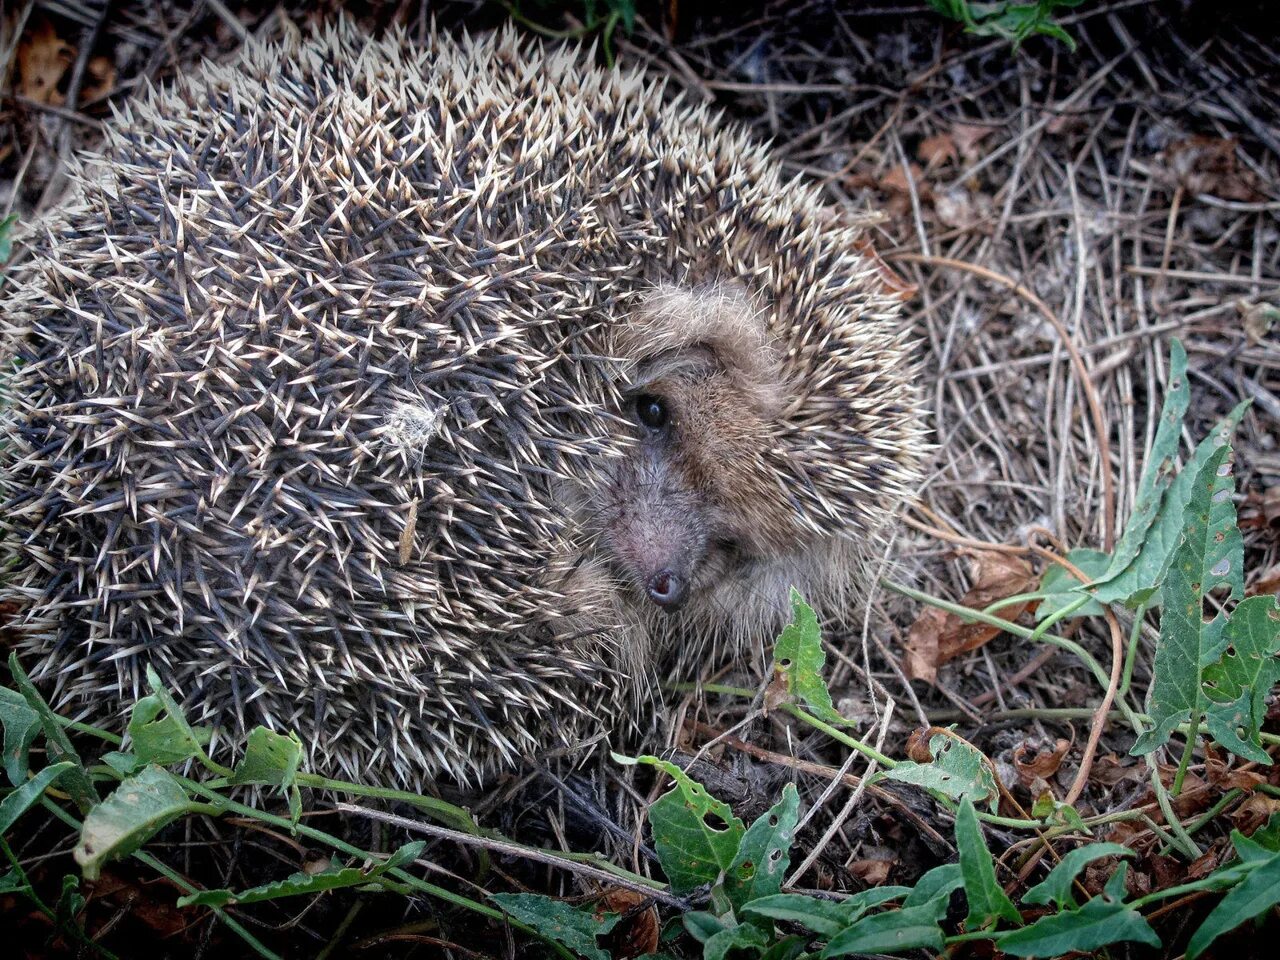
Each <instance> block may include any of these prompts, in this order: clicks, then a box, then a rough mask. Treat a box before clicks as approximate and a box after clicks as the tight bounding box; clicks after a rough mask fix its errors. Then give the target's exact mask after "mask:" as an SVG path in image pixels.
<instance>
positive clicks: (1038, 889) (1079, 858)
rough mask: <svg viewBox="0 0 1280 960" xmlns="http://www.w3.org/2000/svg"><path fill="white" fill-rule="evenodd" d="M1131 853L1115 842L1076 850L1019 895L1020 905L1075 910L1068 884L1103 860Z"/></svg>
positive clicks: (1127, 855)
mask: <svg viewBox="0 0 1280 960" xmlns="http://www.w3.org/2000/svg"><path fill="white" fill-rule="evenodd" d="M1132 856H1133V851H1132V850H1130V849H1129V848H1128V847H1123V846H1121V845H1120V844H1118V843H1089V844H1085V845H1084V846H1083V847H1076V848H1075V849H1074V850H1072V851H1070V852H1069V853H1067V854H1066V856H1064V857H1063V858H1062V862H1061V863H1059V864H1058V865H1057V866H1055V867H1054V868H1053V869H1052V870H1050V871H1049V875H1048V876H1047V877H1045V878H1044V879H1043V880H1041V881H1040V882H1039V883H1037V884H1036V885H1035V886H1034V887H1032V888H1031V889H1030V890H1028V891H1027V892H1026V893H1024V894H1023V895H1022V902H1023V903H1034V904H1044V905H1046V906H1047V905H1049V904H1053V905H1054V906H1057V907H1074V906H1075V905H1076V900H1075V897H1074V896H1072V894H1071V884H1072V883H1073V882H1074V881H1075V878H1076V877H1077V876H1079V875H1080V871H1081V870H1083V869H1084V868H1085V867H1087V866H1088V865H1089V864H1091V863H1093V861H1095V860H1101V859H1102V858H1103V857H1132Z"/></svg>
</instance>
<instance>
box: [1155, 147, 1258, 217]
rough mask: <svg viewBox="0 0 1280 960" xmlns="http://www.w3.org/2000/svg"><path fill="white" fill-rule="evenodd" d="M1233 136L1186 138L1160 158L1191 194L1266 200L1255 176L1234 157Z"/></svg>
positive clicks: (1176, 181) (1246, 200) (1250, 200)
mask: <svg viewBox="0 0 1280 960" xmlns="http://www.w3.org/2000/svg"><path fill="white" fill-rule="evenodd" d="M1239 146H1240V144H1239V141H1237V140H1236V139H1235V138H1234V137H1204V136H1194V137H1187V138H1185V139H1183V140H1179V141H1177V142H1176V143H1173V144H1171V145H1170V146H1169V148H1168V149H1166V150H1165V152H1164V155H1163V160H1164V163H1165V165H1166V168H1167V174H1168V175H1169V176H1170V178H1171V179H1172V180H1173V182H1175V183H1177V184H1180V185H1181V186H1182V187H1184V188H1185V189H1186V190H1187V191H1188V192H1190V193H1208V194H1212V195H1213V196H1216V197H1221V198H1222V199H1224V200H1239V201H1242V202H1244V203H1252V202H1256V201H1258V200H1263V199H1265V196H1264V195H1263V194H1262V193H1261V192H1259V190H1258V178H1257V176H1256V175H1255V174H1254V173H1253V171H1252V170H1248V169H1246V168H1244V167H1242V166H1241V165H1240V164H1239V163H1238V162H1237V160H1236V150H1237V149H1238V148H1239Z"/></svg>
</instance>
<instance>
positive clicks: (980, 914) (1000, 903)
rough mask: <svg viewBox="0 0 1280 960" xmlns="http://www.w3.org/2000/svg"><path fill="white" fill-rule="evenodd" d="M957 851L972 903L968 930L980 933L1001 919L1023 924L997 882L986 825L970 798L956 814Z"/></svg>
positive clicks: (967, 892)
mask: <svg viewBox="0 0 1280 960" xmlns="http://www.w3.org/2000/svg"><path fill="white" fill-rule="evenodd" d="M956 849H957V850H959V851H960V873H961V875H962V876H963V877H964V895H965V899H966V900H967V901H968V902H969V916H968V917H967V918H966V919H965V921H964V925H965V929H966V930H969V931H973V930H980V929H982V928H984V927H987V926H991V925H993V924H995V923H996V922H997V921H999V920H1008V921H1009V922H1010V923H1021V922H1022V915H1021V914H1019V913H1018V908H1017V907H1015V906H1014V905H1013V901H1011V900H1010V899H1009V898H1008V896H1007V895H1006V894H1005V892H1004V888H1003V887H1001V886H1000V882H999V881H998V880H997V879H996V865H995V862H994V861H993V860H992V859H991V851H990V850H988V849H987V844H986V841H985V840H983V838H982V826H981V825H980V824H979V823H978V813H977V811H976V810H974V809H973V802H972V801H971V800H970V799H969V798H968V797H966V798H965V799H964V800H962V801H961V803H960V809H959V810H958V811H956Z"/></svg>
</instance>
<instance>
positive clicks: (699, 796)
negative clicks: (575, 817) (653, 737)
mask: <svg viewBox="0 0 1280 960" xmlns="http://www.w3.org/2000/svg"><path fill="white" fill-rule="evenodd" d="M613 758H614V759H615V760H616V761H617V762H619V763H626V764H634V763H643V764H647V765H649V766H653V767H657V768H658V769H659V770H662V771H663V772H665V773H666V774H667V775H668V776H669V777H671V779H672V780H674V781H675V784H674V785H673V786H672V788H671V789H670V790H668V791H667V792H666V793H664V794H663V795H662V796H660V797H659V798H658V799H657V800H655V801H654V802H653V804H652V805H651V806H650V807H649V825H650V827H651V828H652V830H653V845H654V849H655V850H656V851H657V854H658V862H659V863H660V864H661V865H662V869H663V872H664V873H666V875H667V880H669V881H670V882H671V889H672V891H673V892H674V893H676V894H678V895H679V894H685V893H689V892H690V891H692V890H694V889H696V888H698V887H700V886H702V884H704V883H711V882H713V881H714V880H716V879H717V878H718V877H719V876H720V874H721V872H722V871H724V870H727V869H728V868H729V866H730V865H731V864H732V863H733V861H734V857H735V856H736V855H737V852H738V846H739V844H740V843H741V841H742V836H743V834H744V832H745V828H744V827H743V825H742V821H741V820H739V819H738V818H737V817H736V816H734V813H733V810H732V809H731V808H730V807H729V805H728V804H727V803H722V802H721V801H719V800H717V799H716V798H715V797H713V796H711V794H709V793H707V788H706V787H704V786H703V785H702V784H700V783H698V782H697V781H696V780H694V779H693V778H691V777H690V776H689V775H688V774H687V773H685V772H684V771H683V770H681V769H680V768H679V767H677V766H676V765H675V764H674V763H671V762H669V761H667V760H661V759H659V758H658V757H652V756H644V757H637V758H635V759H632V758H630V757H624V756H621V755H619V754H616V753H615V754H614V755H613Z"/></svg>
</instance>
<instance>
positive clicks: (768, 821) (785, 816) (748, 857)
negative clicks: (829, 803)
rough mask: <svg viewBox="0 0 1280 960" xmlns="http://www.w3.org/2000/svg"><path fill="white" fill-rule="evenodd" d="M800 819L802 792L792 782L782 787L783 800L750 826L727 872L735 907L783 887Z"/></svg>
mask: <svg viewBox="0 0 1280 960" xmlns="http://www.w3.org/2000/svg"><path fill="white" fill-rule="evenodd" d="M799 819H800V795H799V794H798V793H796V787H795V784H793V783H788V784H787V785H786V786H785V787H783V788H782V799H781V800H779V801H778V802H777V803H775V804H774V805H773V807H772V808H771V809H770V810H769V811H768V812H766V813H765V814H763V815H762V816H761V817H760V819H758V820H757V821H756V822H755V823H753V824H752V825H751V826H750V827H748V828H747V832H746V833H744V834H743V835H742V841H741V843H739V844H738V852H737V853H736V854H734V857H733V862H732V863H731V864H729V869H728V870H726V871H725V877H724V889H725V893H727V894H728V895H729V900H730V902H731V903H732V904H733V905H734V906H735V907H741V906H742V905H743V904H744V903H747V902H748V901H750V900H755V899H756V898H757V897H767V896H770V895H772V894H775V893H779V892H780V891H781V890H782V878H783V876H784V875H785V874H786V872H787V866H788V865H789V864H790V863H791V840H792V838H793V837H794V835H795V829H796V821H797V820H799Z"/></svg>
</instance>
